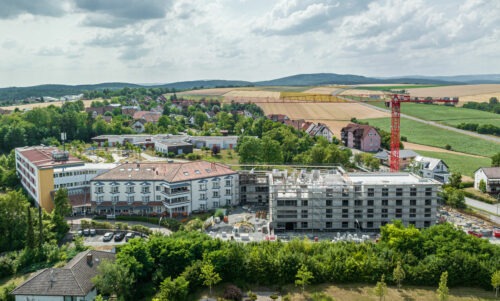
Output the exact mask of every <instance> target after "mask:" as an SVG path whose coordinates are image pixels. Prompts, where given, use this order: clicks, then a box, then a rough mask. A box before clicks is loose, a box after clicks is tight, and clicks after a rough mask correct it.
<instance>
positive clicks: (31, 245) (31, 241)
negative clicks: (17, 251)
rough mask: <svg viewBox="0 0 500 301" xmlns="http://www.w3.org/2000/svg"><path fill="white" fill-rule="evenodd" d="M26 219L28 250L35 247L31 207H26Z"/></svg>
mask: <svg viewBox="0 0 500 301" xmlns="http://www.w3.org/2000/svg"><path fill="white" fill-rule="evenodd" d="M26 210H27V219H26V224H27V225H26V227H27V228H26V244H25V245H26V248H27V249H28V250H34V249H35V245H36V242H35V230H34V229H33V218H32V217H31V208H30V207H27V208H26Z"/></svg>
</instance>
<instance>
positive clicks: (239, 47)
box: [0, 0, 500, 87]
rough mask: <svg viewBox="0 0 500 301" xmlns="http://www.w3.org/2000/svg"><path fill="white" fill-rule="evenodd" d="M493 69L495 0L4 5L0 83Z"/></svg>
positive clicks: (497, 65) (71, 0) (111, 0)
mask: <svg viewBox="0 0 500 301" xmlns="http://www.w3.org/2000/svg"><path fill="white" fill-rule="evenodd" d="M317 72H332V73H341V74H346V73H348V74H359V75H365V76H397V75H414V74H420V75H456V74H485V73H500V1H498V0H491V1H490V0H485V1H480V0H461V1H459V0H457V1H455V0H448V1H445V0H439V1H438V0H415V1H413V0H412V1H408V0H399V1H398V0H375V1H368V0H366V1H365V0H360V1H347V0H331V1H329V0H324V1H320V0H303V1H298V0H278V1H272V0H178V1H171V0H68V1H63V0H0V87H6V86H27V85H36V84H46V83H61V84H83V83H99V82H110V81H114V82H117V81H120V82H132V83H167V82H175V81H184V80H198V79H240V80H249V81H257V80H267V79H274V78H278V77H283V76H288V75H293V74H298V73H317Z"/></svg>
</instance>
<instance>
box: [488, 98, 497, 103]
mask: <svg viewBox="0 0 500 301" xmlns="http://www.w3.org/2000/svg"><path fill="white" fill-rule="evenodd" d="M489 103H490V105H497V104H498V98H496V97H491V98H490V101H489Z"/></svg>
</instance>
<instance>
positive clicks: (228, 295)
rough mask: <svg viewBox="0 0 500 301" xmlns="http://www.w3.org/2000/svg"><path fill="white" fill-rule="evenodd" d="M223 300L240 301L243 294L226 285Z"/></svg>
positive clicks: (232, 286)
mask: <svg viewBox="0 0 500 301" xmlns="http://www.w3.org/2000/svg"><path fill="white" fill-rule="evenodd" d="M223 296H224V299H227V300H233V301H241V299H242V298H243V293H242V292H241V290H240V289H239V288H238V287H237V286H236V285H232V284H230V285H228V286H226V289H225V290H224V295H223Z"/></svg>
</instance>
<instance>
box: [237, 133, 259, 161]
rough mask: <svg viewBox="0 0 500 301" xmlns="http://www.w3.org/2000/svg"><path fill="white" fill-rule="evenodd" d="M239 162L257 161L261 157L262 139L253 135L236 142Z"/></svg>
mask: <svg viewBox="0 0 500 301" xmlns="http://www.w3.org/2000/svg"><path fill="white" fill-rule="evenodd" d="M238 154H239V155H240V163H258V162H260V161H261V158H262V141H261V140H260V139H259V138H255V137H247V136H245V137H243V138H242V139H240V141H239V142H238Z"/></svg>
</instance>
